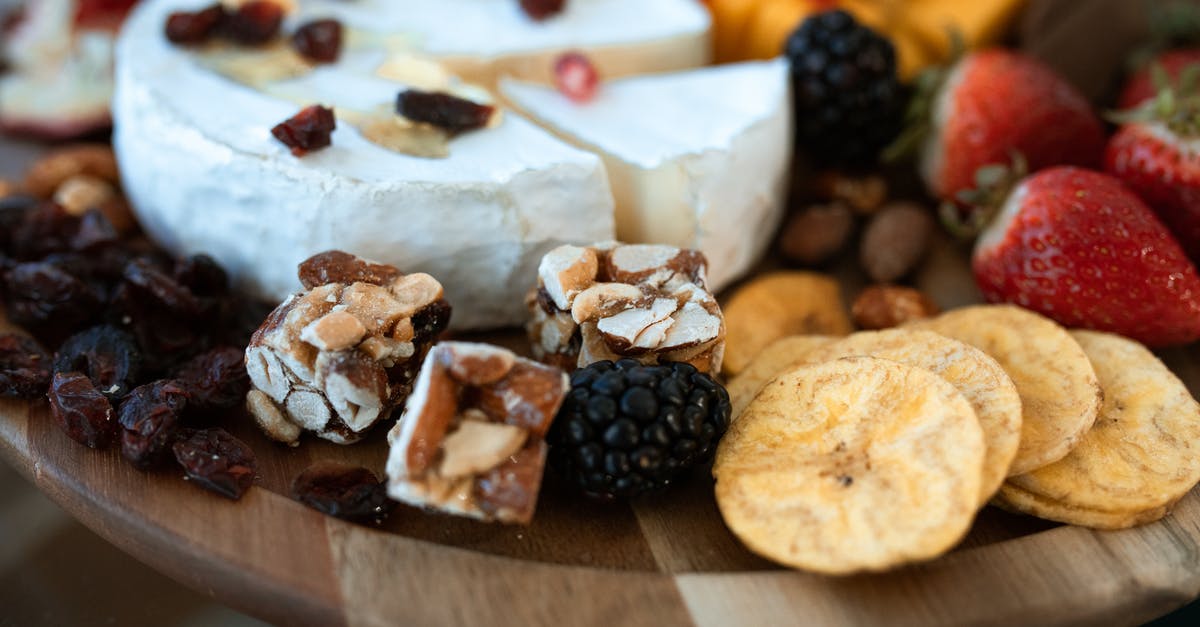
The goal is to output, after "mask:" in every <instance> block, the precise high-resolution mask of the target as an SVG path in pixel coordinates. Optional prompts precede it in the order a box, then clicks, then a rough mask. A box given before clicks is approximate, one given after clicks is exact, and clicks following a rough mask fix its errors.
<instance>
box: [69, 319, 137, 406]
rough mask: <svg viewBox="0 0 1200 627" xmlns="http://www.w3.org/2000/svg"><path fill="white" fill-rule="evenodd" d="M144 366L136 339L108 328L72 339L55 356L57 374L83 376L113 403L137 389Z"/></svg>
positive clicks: (72, 337)
mask: <svg viewBox="0 0 1200 627" xmlns="http://www.w3.org/2000/svg"><path fill="white" fill-rule="evenodd" d="M141 366H142V357H141V353H140V352H139V351H138V348H137V343H136V341H135V340H134V339H133V336H132V335H130V334H128V333H126V332H125V331H122V330H121V329H118V328H116V327H114V326H110V325H106V324H104V325H100V326H95V327H92V328H90V329H87V330H86V331H81V332H79V333H76V334H75V335H72V336H71V337H69V338H67V341H66V342H63V344H62V346H60V347H59V348H58V352H56V353H55V354H54V371H55V372H82V373H83V374H85V375H87V377H88V378H89V379H91V380H92V384H93V385H95V386H96V389H98V390H100V393H101V394H104V395H105V396H107V397H108V398H109V399H111V400H113V401H116V400H120V399H121V398H123V397H124V396H125V395H126V394H128V393H129V391H130V390H131V389H133V387H134V386H135V385H137V381H138V376H139V375H140V373H141Z"/></svg>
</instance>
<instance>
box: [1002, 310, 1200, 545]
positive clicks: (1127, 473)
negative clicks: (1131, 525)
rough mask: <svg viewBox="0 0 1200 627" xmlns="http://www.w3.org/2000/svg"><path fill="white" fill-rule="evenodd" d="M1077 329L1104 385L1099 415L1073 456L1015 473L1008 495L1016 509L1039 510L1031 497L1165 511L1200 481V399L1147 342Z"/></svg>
mask: <svg viewBox="0 0 1200 627" xmlns="http://www.w3.org/2000/svg"><path fill="white" fill-rule="evenodd" d="M1071 335H1072V336H1073V337H1074V338H1075V340H1076V341H1078V342H1079V344H1080V346H1082V347H1083V350H1084V352H1085V353H1086V354H1087V356H1088V358H1089V359H1091V360H1092V365H1093V366H1094V367H1095V369H1096V375H1097V376H1098V377H1099V379H1100V387H1101V389H1103V390H1104V405H1103V407H1102V408H1101V409H1100V417H1099V418H1097V419H1096V424H1095V426H1093V427H1092V429H1091V430H1090V431H1088V432H1087V434H1085V435H1084V436H1083V439H1082V440H1080V442H1079V445H1078V446H1076V447H1075V448H1074V449H1073V450H1072V451H1071V452H1070V453H1069V454H1068V455H1067V456H1066V457H1064V458H1062V459H1061V460H1059V461H1057V462H1055V463H1053V464H1050V465H1049V466H1045V467H1043V468H1039V469H1037V470H1035V471H1033V472H1030V473H1028V474H1023V475H1018V476H1015V477H1010V478H1009V480H1008V484H1009V485H1007V486H1005V488H1004V489H1003V490H1002V497H1003V499H1004V500H1005V501H1006V502H1008V503H1009V504H1010V505H1012V506H1013V507H1014V508H1016V509H1022V508H1027V509H1032V507H1031V506H1029V505H1028V503H1034V502H1035V499H1036V501H1037V506H1038V507H1039V508H1040V509H1043V510H1045V509H1046V508H1047V507H1049V505H1046V504H1050V505H1057V506H1059V507H1061V508H1064V509H1067V510H1084V511H1100V512H1118V513H1126V514H1140V515H1141V518H1139V521H1140V522H1146V521H1148V520H1156V519H1157V518H1159V517H1161V514H1159V515H1157V516H1155V515H1154V513H1155V512H1157V511H1158V510H1164V508H1165V507H1167V506H1169V505H1171V504H1173V503H1175V502H1176V501H1178V500H1179V499H1180V498H1182V497H1183V495H1185V494H1187V493H1188V491H1190V490H1191V489H1192V487H1193V486H1195V485H1196V483H1197V482H1198V481H1200V405H1197V404H1196V401H1195V400H1193V399H1192V396H1191V394H1189V393H1188V390H1187V388H1186V387H1185V386H1184V385H1183V382H1182V381H1180V380H1179V379H1178V378H1177V377H1176V376H1175V375H1174V374H1173V373H1172V372H1171V371H1170V370H1169V369H1167V367H1166V366H1165V365H1163V363H1162V362H1161V361H1159V360H1158V358H1157V357H1155V356H1154V354H1153V353H1151V352H1150V351H1149V350H1147V349H1146V348H1145V347H1144V346H1142V345H1141V344H1138V343H1137V342H1134V341H1132V340H1128V339H1126V338H1123V337H1120V336H1118V335H1112V334H1108V333H1097V332H1094V331H1073V332H1072V333H1071ZM1019 492H1020V493H1019ZM1021 493H1023V494H1021ZM1022 511H1024V510H1022ZM1144 512H1149V513H1147V514H1143V513H1144ZM1031 513H1034V514H1035V515H1037V516H1043V514H1042V513H1038V512H1036V511H1033V512H1031ZM1056 513H1057V512H1056ZM1163 513H1165V510H1164V512H1163ZM1043 517H1046V518H1052V519H1054V520H1062V521H1063V522H1071V523H1074V524H1080V525H1086V526H1096V525H1093V524H1088V523H1087V522H1083V521H1081V520H1079V519H1077V518H1073V519H1070V520H1064V518H1070V517H1069V516H1065V515H1062V514H1059V515H1056V516H1043ZM1103 526H1105V527H1108V526H1112V525H1103Z"/></svg>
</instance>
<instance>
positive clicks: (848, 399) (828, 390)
mask: <svg viewBox="0 0 1200 627" xmlns="http://www.w3.org/2000/svg"><path fill="white" fill-rule="evenodd" d="M983 456H984V444H983V433H982V431H981V430H980V428H979V422H978V420H977V419H976V417H975V412H974V410H972V409H971V405H970V403H969V402H968V401H967V399H966V398H965V397H964V396H963V395H962V394H961V393H960V392H958V390H956V389H955V388H954V386H952V385H950V384H949V383H947V382H946V381H945V380H944V379H942V378H941V377H938V376H937V375H935V374H933V373H931V372H929V371H927V370H923V369H920V368H915V367H912V366H908V365H905V364H901V363H899V362H894V361H888V360H884V359H876V358H871V357H852V358H847V359H839V360H837V361H832V362H827V363H823V364H818V365H815V366H801V367H798V368H795V369H791V370H788V371H787V372H785V373H783V374H781V375H780V376H779V377H777V378H776V379H774V380H772V381H771V382H770V383H768V384H767V386H766V387H765V388H763V390H762V391H761V392H759V394H758V395H757V396H756V397H755V398H754V400H753V401H752V402H751V403H750V406H749V407H748V408H747V409H746V412H745V413H744V414H743V415H742V417H741V419H740V420H738V421H737V422H735V423H734V424H733V426H732V427H731V428H730V430H729V432H728V433H727V434H726V435H725V437H724V439H723V440H722V441H721V444H720V446H719V447H718V449H717V458H716V461H715V464H714V467H713V475H714V476H715V477H716V497H717V505H718V506H719V507H720V510H721V515H722V516H723V517H724V519H725V522H726V524H727V525H728V526H729V528H730V529H731V530H733V532H734V534H736V535H737V536H738V538H740V539H741V540H742V542H743V543H745V544H746V546H747V547H749V548H750V549H751V550H752V551H754V552H756V553H758V554H760V555H762V556H764V557H767V558H768V559H771V560H774V561H776V562H779V563H781V564H786V565H789V566H794V567H799V568H804V569H807V570H811V571H815V572H821V573H829V574H846V573H852V572H858V571H878V570H884V569H887V568H889V567H892V566H896V565H898V564H902V563H905V562H910V561H916V560H925V559H930V558H933V557H935V556H937V555H940V554H942V553H944V552H945V551H947V550H949V549H950V548H951V547H952V546H954V545H955V544H956V543H957V542H958V541H959V540H960V539H961V538H962V537H963V535H964V534H965V533H966V532H967V529H968V528H969V527H970V525H971V520H972V519H973V518H974V515H975V511H976V506H977V504H978V499H979V485H980V477H981V474H982V468H983Z"/></svg>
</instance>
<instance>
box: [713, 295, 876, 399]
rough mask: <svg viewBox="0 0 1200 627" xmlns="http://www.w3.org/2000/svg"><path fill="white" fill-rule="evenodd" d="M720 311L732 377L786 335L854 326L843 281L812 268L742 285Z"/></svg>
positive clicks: (839, 331) (831, 332) (727, 367)
mask: <svg viewBox="0 0 1200 627" xmlns="http://www.w3.org/2000/svg"><path fill="white" fill-rule="evenodd" d="M721 309H722V311H723V312H724V313H725V329H726V331H725V361H724V365H723V366H722V372H723V373H724V374H725V376H727V377H732V376H734V375H736V374H738V373H739V372H741V371H742V370H743V369H744V368H745V367H746V366H747V365H749V364H750V360H752V359H754V357H755V356H756V355H758V353H759V352H760V351H762V349H764V348H766V347H767V346H768V345H769V344H770V343H771V342H774V341H775V340H777V339H779V338H781V337H787V336H789V335H806V334H824V335H845V334H847V333H849V332H850V331H852V330H854V327H853V325H852V324H851V322H850V316H849V315H848V314H847V312H846V304H845V303H844V302H842V293H841V287H840V286H839V285H838V282H837V281H836V280H834V278H833V277H830V276H826V275H823V274H816V273H813V272H773V273H770V274H764V275H762V276H760V277H757V278H755V279H753V280H751V281H750V282H749V283H746V284H745V285H743V286H742V287H741V288H739V289H738V290H737V292H735V293H734V295H733V296H732V297H731V298H730V299H729V302H728V303H727V304H726V305H725V306H724V307H722V308H721Z"/></svg>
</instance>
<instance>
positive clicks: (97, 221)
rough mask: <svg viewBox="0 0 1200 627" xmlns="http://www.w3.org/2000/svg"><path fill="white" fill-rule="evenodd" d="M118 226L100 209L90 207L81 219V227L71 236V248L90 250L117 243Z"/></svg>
mask: <svg viewBox="0 0 1200 627" xmlns="http://www.w3.org/2000/svg"><path fill="white" fill-rule="evenodd" d="M119 239H120V236H119V235H118V234H117V228H116V227H114V226H113V223H112V221H111V220H109V219H108V216H106V215H104V213H103V212H102V211H100V210H99V209H89V210H88V211H87V212H86V213H84V214H83V216H82V217H80V219H79V229H78V230H77V231H76V232H75V235H74V236H73V237H72V238H71V250H77V251H83V252H90V251H94V250H98V249H100V248H103V247H105V246H110V245H113V244H116V243H117V241H118V240H119Z"/></svg>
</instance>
